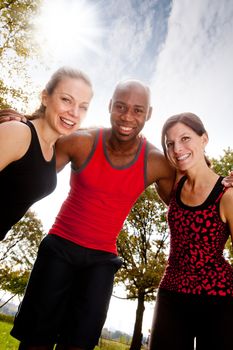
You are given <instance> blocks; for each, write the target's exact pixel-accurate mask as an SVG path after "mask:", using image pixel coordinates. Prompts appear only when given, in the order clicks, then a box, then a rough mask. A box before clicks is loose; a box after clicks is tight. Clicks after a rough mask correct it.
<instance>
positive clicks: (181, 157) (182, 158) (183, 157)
mask: <svg viewBox="0 0 233 350" xmlns="http://www.w3.org/2000/svg"><path fill="white" fill-rule="evenodd" d="M189 156H190V154H184V155H183V156H180V157H177V160H185V159H187V158H188V157H189Z"/></svg>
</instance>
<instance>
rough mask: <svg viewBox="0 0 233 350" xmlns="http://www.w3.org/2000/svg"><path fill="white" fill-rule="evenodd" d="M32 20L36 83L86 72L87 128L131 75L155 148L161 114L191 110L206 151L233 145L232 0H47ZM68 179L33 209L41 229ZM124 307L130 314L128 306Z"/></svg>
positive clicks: (99, 121) (104, 118)
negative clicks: (142, 93)
mask: <svg viewBox="0 0 233 350" xmlns="http://www.w3.org/2000/svg"><path fill="white" fill-rule="evenodd" d="M37 26H38V34H37V39H36V40H38V41H39V42H40V43H41V47H42V48H43V54H44V59H45V60H46V62H47V64H48V66H49V69H46V68H45V65H40V66H38V65H37V67H36V68H34V67H31V70H30V71H31V75H32V78H33V79H34V81H35V85H38V86H41V88H43V84H44V83H45V82H46V80H47V78H48V76H50V74H51V72H53V71H54V70H55V69H56V68H58V67H59V66H61V65H64V64H69V65H72V66H76V67H78V68H81V69H83V70H84V71H86V72H87V73H88V74H89V76H90V77H91V79H92V81H93V84H94V90H95V96H94V100H93V102H92V104H91V108H90V111H89V113H88V116H87V119H86V122H85V124H84V125H85V126H88V125H104V126H109V114H108V103H109V100H110V98H111V94H112V92H113V89H114V86H115V85H116V83H117V82H118V81H119V80H122V79H127V78H134V79H141V80H143V81H144V82H146V83H147V84H149V85H150V87H151V91H152V105H153V115H152V118H151V120H150V121H149V122H148V123H147V125H146V126H145V129H144V134H145V136H146V137H147V138H148V139H149V140H150V141H151V142H152V143H154V144H155V145H156V146H158V147H159V148H160V131H161V127H162V125H163V122H164V121H165V119H166V118H167V117H169V116H170V115H172V114H176V113H180V112H184V111H190V112H193V113H196V114H198V115H199V116H200V117H201V119H202V120H203V122H204V124H205V126H206V129H207V131H208V133H209V138H210V141H209V145H208V147H207V154H208V155H210V156H211V157H212V156H213V157H218V156H219V155H221V154H223V149H226V148H227V147H231V148H232V147H233V142H232V132H233V118H232V111H233V98H232V85H233V63H232V62H233V1H232V0H221V1H219V0H195V1H190V0H173V1H169V0H157V1H156V0H97V1H96V0H78V1H74V0H56V1H55V0H50V1H49V0H46V1H45V2H44V6H43V8H42V17H41V18H39V19H37ZM68 182H69V168H67V169H65V170H64V171H63V172H62V173H61V174H59V182H58V188H57V189H56V191H55V192H54V194H52V195H51V196H49V197H48V198H46V199H44V200H43V201H41V202H39V203H38V204H36V205H35V207H34V208H35V210H36V212H37V213H38V216H39V217H40V218H41V219H42V222H43V224H44V227H45V229H46V230H48V229H49V227H50V226H51V224H52V223H53V221H54V216H55V215H56V213H57V211H58V209H59V207H60V205H61V202H62V200H63V199H64V198H65V197H66V194H67V192H68ZM48 207H49V208H51V209H50V213H49V215H48V209H47V208H48ZM115 304H116V302H115V301H114V305H115ZM112 307H113V310H114V306H112ZM116 308H117V310H119V309H120V306H116ZM151 309H152V307H151V306H149V309H148V310H149V311H148V310H147V311H146V312H148V314H149V316H148V318H147V319H148V320H149V321H147V323H146V324H145V325H144V329H145V331H146V330H147V329H148V327H149V323H150V319H151ZM124 310H125V307H124ZM128 313H129V315H130V317H131V320H132V311H128ZM109 317H110V321H108V322H109V324H111V322H112V320H113V319H114V321H115V326H117V327H118V328H119V325H120V324H121V325H122V327H123V329H124V330H126V331H132V327H133V325H132V324H131V322H128V321H127V317H125V314H124V316H123V317H122V315H121V313H120V312H118V313H116V312H115V314H114V316H113V311H111V312H110V313H109ZM148 322H149V323H148Z"/></svg>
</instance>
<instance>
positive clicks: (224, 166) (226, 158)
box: [211, 147, 233, 266]
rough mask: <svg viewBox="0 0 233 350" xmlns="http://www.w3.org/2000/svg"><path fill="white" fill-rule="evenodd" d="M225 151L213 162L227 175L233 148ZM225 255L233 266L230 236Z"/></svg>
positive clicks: (214, 166)
mask: <svg viewBox="0 0 233 350" xmlns="http://www.w3.org/2000/svg"><path fill="white" fill-rule="evenodd" d="M223 152H224V154H223V156H221V157H220V158H219V159H215V158H213V159H211V164H212V167H213V169H214V171H215V172H216V173H218V174H220V175H222V176H227V175H228V173H229V171H230V170H233V150H232V149H230V147H228V149H226V150H224V151H223ZM225 256H226V258H227V259H228V260H229V262H230V264H231V265H232V266H233V247H232V242H231V238H230V237H229V239H228V241H227V243H226V246H225Z"/></svg>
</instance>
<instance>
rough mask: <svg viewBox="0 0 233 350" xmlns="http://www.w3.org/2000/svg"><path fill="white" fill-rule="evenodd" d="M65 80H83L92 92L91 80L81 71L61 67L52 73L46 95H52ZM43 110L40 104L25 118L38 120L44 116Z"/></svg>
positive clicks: (46, 87)
mask: <svg viewBox="0 0 233 350" xmlns="http://www.w3.org/2000/svg"><path fill="white" fill-rule="evenodd" d="M65 78H72V79H80V80H83V81H84V82H85V83H86V84H87V85H89V86H90V88H91V90H92V83H91V80H90V78H89V77H88V75H87V74H85V73H84V72H83V71H81V70H79V69H74V68H70V67H61V68H59V69H58V70H57V71H55V72H54V73H53V75H52V76H51V78H50V79H49V81H48V83H47V84H46V86H45V90H46V91H47V93H48V95H52V94H53V92H54V90H55V88H56V87H57V85H58V84H59V83H60V82H61V81H62V80H63V79H65ZM45 108H46V107H45V106H44V105H43V104H42V103H41V105H40V107H39V108H38V109H37V110H36V111H35V112H33V113H32V114H31V115H27V116H26V117H27V118H28V119H30V120H33V119H38V118H40V117H42V116H44V113H45Z"/></svg>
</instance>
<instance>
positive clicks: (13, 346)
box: [0, 321, 19, 350]
mask: <svg viewBox="0 0 233 350" xmlns="http://www.w3.org/2000/svg"><path fill="white" fill-rule="evenodd" d="M11 328H12V323H9V322H4V321H0V350H17V349H18V346H19V342H18V340H16V339H14V338H13V337H12V336H11V335H10V331H11Z"/></svg>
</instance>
